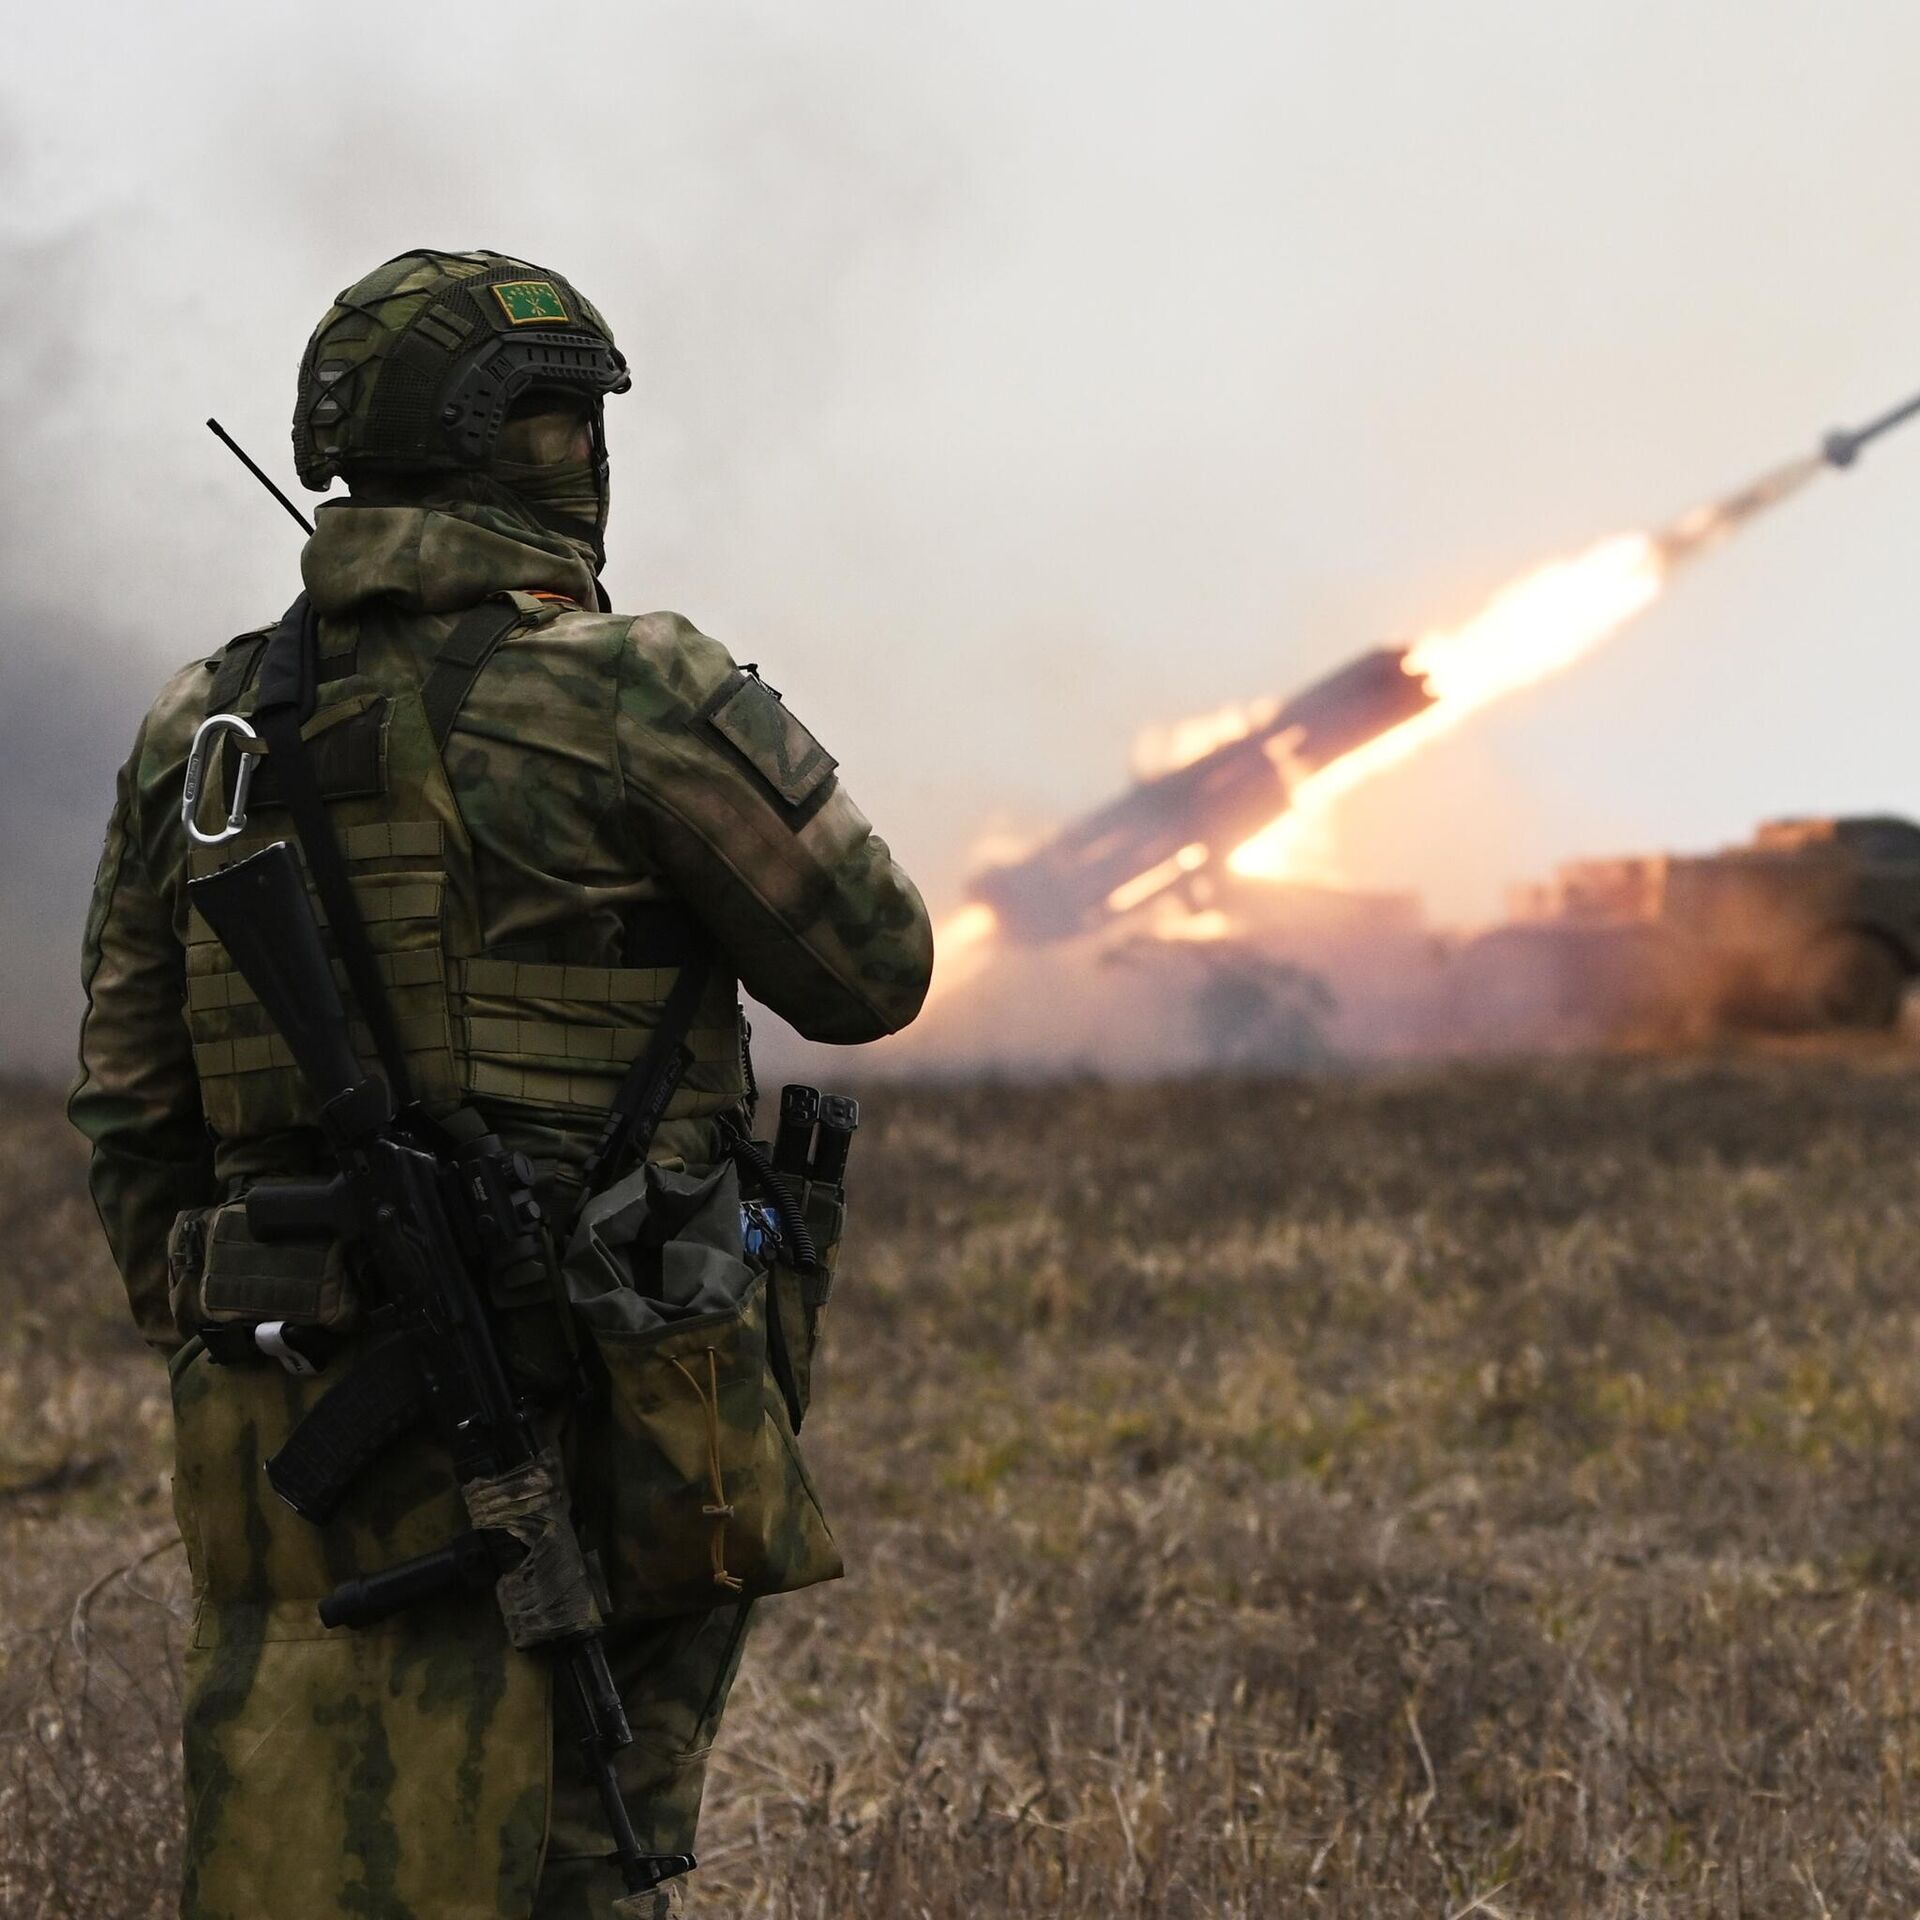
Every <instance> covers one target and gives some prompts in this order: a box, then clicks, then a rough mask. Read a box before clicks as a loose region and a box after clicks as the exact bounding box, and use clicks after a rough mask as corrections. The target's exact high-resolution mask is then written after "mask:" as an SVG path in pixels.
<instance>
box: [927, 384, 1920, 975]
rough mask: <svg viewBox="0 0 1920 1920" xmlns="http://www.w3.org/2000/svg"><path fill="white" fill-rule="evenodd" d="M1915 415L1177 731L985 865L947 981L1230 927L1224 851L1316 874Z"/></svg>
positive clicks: (1296, 874) (1247, 861) (1855, 435)
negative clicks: (1520, 700) (1384, 800)
mask: <svg viewBox="0 0 1920 1920" xmlns="http://www.w3.org/2000/svg"><path fill="white" fill-rule="evenodd" d="M1915 414H1920V396H1916V398H1914V399H1913V400H1910V401H1908V402H1906V403H1905V404H1904V405H1902V406H1899V407H1896V408H1893V409H1892V410H1890V411H1889V412H1887V413H1885V414H1883V415H1881V416H1879V417H1878V418H1877V419H1875V420H1873V421H1871V422H1870V423H1869V424H1868V425H1867V426H1865V427H1863V428H1860V429H1858V430H1856V431H1854V432H1836V433H1833V434H1829V435H1828V436H1827V438H1826V440H1825V441H1824V442H1823V444H1822V446H1821V449H1820V451H1819V452H1818V453H1816V454H1813V455H1810V456H1808V457H1806V458H1804V459H1800V460H1795V461H1792V462H1789V463H1788V464H1787V465H1785V466H1782V467H1778V468H1776V469H1774V470H1773V471H1772V472H1769V473H1766V474H1763V475H1762V476H1761V477H1760V478H1759V479H1758V480H1756V481H1754V482H1753V483H1752V484H1751V485H1749V486H1747V487H1744V488H1742V489H1741V490H1740V491H1739V492H1737V493H1733V494H1729V495H1727V496H1726V497H1725V498H1723V499H1720V500H1717V501H1713V502H1710V503H1709V504H1707V505H1706V506H1703V507H1699V508H1696V509H1695V510H1694V511H1693V512H1691V513H1687V514H1683V515H1682V516H1681V517H1680V518H1679V519H1677V520H1674V521H1672V522H1671V523H1669V524H1668V525H1667V526H1665V527H1662V528H1659V529H1657V530H1655V531H1653V532H1650V533H1626V534H1619V535H1616V536H1614V537H1613V538H1611V539H1607V540H1602V541H1600V542H1599V543H1598V544H1597V545H1595V546H1593V547H1590V548H1588V549H1587V550H1586V551H1585V552H1584V553H1581V554H1578V555H1576V556H1574V557H1573V558H1571V559H1565V560H1556V561H1553V562H1551V563H1549V564H1548V565H1546V566H1543V567H1540V568H1537V569H1536V570H1535V571H1533V572H1531V573H1529V574H1526V575H1524V576H1522V577H1521V578H1520V579H1518V580H1516V581H1514V582H1512V583H1511V584H1510V585H1508V586H1506V587H1503V588H1502V589H1501V590H1500V591H1499V592H1498V593H1496V594H1495V595H1494V596H1493V598H1492V599H1491V600H1489V601H1488V602H1487V604H1486V605H1485V606H1484V607H1483V608H1482V609H1481V610H1480V611H1479V612H1478V613H1477V614H1475V615H1474V616H1473V618H1472V619H1470V620H1467V621H1465V622H1463V623H1462V624H1461V625H1459V626H1457V627H1449V628H1442V629H1439V630H1436V631H1434V632H1432V633H1428V634H1424V635H1422V636H1421V638H1420V639H1418V640H1417V641H1415V642H1414V643H1413V645H1412V646H1410V647H1405V648H1382V649H1379V650H1378V651H1376V652H1373V653H1370V654H1364V655H1362V656H1361V657H1360V658H1359V659H1357V660H1355V661H1353V662H1351V663H1350V664H1349V665H1347V666H1346V667H1343V668H1341V669H1340V670H1339V671H1338V672H1336V673H1332V674H1329V675H1328V676H1327V677H1326V678H1325V679H1323V680H1320V681H1318V682H1316V683H1315V684H1314V685H1313V686H1311V687H1309V688H1308V689H1307V690H1306V692H1304V693H1302V694H1298V695H1296V696H1295V697H1294V698H1293V699H1292V700H1289V701H1287V702H1286V703H1285V704H1283V705H1280V706H1277V707H1276V706H1275V705H1274V704H1273V703H1271V702H1260V703H1256V704H1254V705H1252V706H1249V707H1248V708H1246V709H1244V710H1243V711H1242V712H1241V713H1240V714H1238V715H1235V714H1233V713H1231V712H1229V713H1227V714H1224V715H1222V714H1214V715H1208V716H1205V717H1204V719H1203V720H1201V721H1199V722H1196V723H1192V724H1190V725H1187V726H1176V727H1174V728H1170V729H1165V730H1163V731H1161V732H1160V733H1158V734H1157V735H1156V736H1155V738H1154V739H1153V741H1152V742H1151V743H1144V744H1146V746H1147V750H1146V751H1145V752H1144V753H1143V754H1142V755H1141V756H1140V757H1141V760H1142V761H1144V762H1145V763H1146V764H1148V765H1151V766H1153V767H1155V768H1157V769H1158V770H1156V771H1153V772H1151V773H1146V774H1144V776H1143V777H1142V778H1141V779H1140V780H1139V782H1138V783H1137V784H1136V785H1135V786H1134V787H1133V788H1131V789H1130V790H1129V791H1128V792H1126V793H1124V794H1122V795H1121V796H1120V797H1119V798H1118V799H1117V800H1114V801H1112V802H1110V803H1109V804H1108V805H1107V806H1104V807H1102V808H1100V809H1098V810H1097V811H1095V812H1094V813H1092V814H1089V815H1087V816H1085V817H1084V818H1083V819H1081V820H1078V821H1075V822H1074V823H1073V824H1072V825H1070V826H1068V827H1066V828H1064V829H1062V830H1061V831H1060V832H1059V833H1057V834H1055V835H1054V836H1053V838H1052V839H1050V840H1048V841H1047V842H1045V844H1043V845H1042V846H1040V847H1039V848H1037V849H1036V850H1034V851H1033V852H1032V853H1030V854H1028V855H1027V856H1026V857H1025V858H1023V859H1020V860H1017V861H1013V862H1010V863H1007V864H1005V865H999V866H991V867H988V868H986V869H984V870H983V871H981V872H980V873H977V874H976V875H975V876H974V878H973V880H972V882H971V883H970V885H969V889H968V891H969V894H970V902H969V904H968V905H967V906H966V907H964V908H963V909H962V910H961V911H960V913H959V914H957V915H956V916H955V917H954V918H953V919H952V920H950V921H949V922H948V923H947V925H946V927H944V928H943V929H942V930H941V933H940V936H939V938H940V943H941V945H942V947H943V949H944V952H945V960H944V963H943V965H942V969H941V974H940V977H939V979H938V980H937V982H936V985H937V986H938V987H940V988H945V987H949V986H951V985H953V984H955V982H956V979H957V978H958V976H959V975H960V974H962V973H965V972H969V971H974V970H977V969H978V967H979V966H980V965H981V964H982V963H983V962H984V959H985V958H986V955H987V952H988V950H989V949H990V947H991V946H992V944H993V942H994V940H995V939H996V938H1001V939H1008V940H1013V941H1016V942H1019V943H1022V944H1034V943H1039V942H1045V941H1049V940H1056V939H1061V938H1064V937H1067V936H1069V935H1072V934H1076V933H1084V932H1091V931H1094V930H1097V929H1098V928H1100V927H1102V926H1105V925H1109V924H1111V923H1112V922H1114V921H1116V920H1118V919H1120V918H1122V917H1125V916H1129V915H1132V914H1135V913H1138V912H1140V911H1141V910H1143V909H1147V910H1149V912H1150V917H1151V920H1152V923H1153V930H1154V931H1155V932H1156V933H1158V934H1160V935H1161V936H1162V937H1165V936H1166V933H1167V929H1168V927H1169V926H1170V925H1175V924H1178V922H1179V917H1180V916H1186V917H1189V918H1191V919H1192V920H1193V921H1194V922H1195V925H1194V927H1193V929H1192V932H1193V935H1194V936H1196V937H1215V936H1217V935H1218V933H1219V932H1220V931H1222V926H1221V925H1220V924H1219V923H1221V921H1222V916H1221V915H1220V913H1219V912H1218V911H1217V909H1216V908H1214V907H1213V906H1212V905H1211V904H1210V903H1209V899H1208V896H1207V893H1206V888H1205V882H1206V879H1207V875H1208V872H1209V870H1210V869H1212V868H1213V867H1214V866H1215V865H1216V863H1218V864H1220V865H1224V866H1225V867H1226V868H1227V869H1228V870H1229V871H1231V872H1232V873H1234V874H1237V875H1240V876H1242V877H1254V878H1263V879H1272V880H1288V879H1300V878H1303V877H1305V876H1306V875H1307V874H1308V873H1309V872H1310V870H1311V857H1312V850H1313V847H1314V845H1315V843H1316V839H1317V837H1318V836H1320V835H1321V834H1323V833H1324V830H1325V827H1326V824H1327V821H1328V819H1329V817H1330V815H1331V814H1332V812H1333V810H1334V809H1335V808H1336V807H1337V805H1338V803H1339V801H1340V799H1341V797H1342V796H1343V795H1345V794H1348V793H1351V792H1352V791H1353V790H1354V789H1355V788H1356V787H1358V786H1360V785H1362V784H1363V783H1365V782H1366V781H1369V780H1372V779H1374V778H1375V777H1376V776H1378V775H1379V774H1381V773H1383V772H1384V771H1386V770H1387V769H1388V768H1389V767H1393V766H1397V765H1399V764H1400V763H1401V762H1403V761H1405V760H1406V759H1408V758H1409V757H1411V756H1412V755H1413V754H1416V753H1418V752H1420V751H1422V750H1423V749H1424V748H1426V747H1427V746H1428V745H1430V744H1431V743H1432V742H1433V741H1434V740H1436V739H1438V738H1440V737H1441V736H1442V735H1443V734H1446V733H1450V732H1451V731H1452V730H1453V729H1454V728H1455V727H1457V726H1459V725H1460V724H1461V722H1462V721H1464V720H1466V719H1467V718H1468V717H1469V716H1470V715H1472V714H1474V713H1477V712H1479V711H1480V710H1481V709H1482V708H1484V707H1486V706H1488V705H1490V704H1491V703H1492V702H1493V701H1495V700H1499V699H1503V698H1505V697H1506V696H1507V695H1509V694H1512V693H1516V692H1518V691H1520V690H1521V689H1522V688H1525V687H1529V686H1533V685H1536V684H1537V683H1538V682H1540V681H1542V680H1544V679H1547V678H1549V677H1551V676H1552V675H1554V674H1558V673H1561V672H1564V671H1565V670H1566V669H1567V668H1568V667H1570V666H1572V665H1574V664H1575V663H1576V662H1577V661H1579V660H1580V659H1582V658H1583V657H1584V656H1586V655H1587V654H1589V653H1590V652H1592V651H1593V650H1594V649H1595V648H1596V647H1598V646H1599V645H1600V644H1601V643H1602V642H1603V641H1605V640H1607V639H1608V638H1610V637H1611V636H1612V635H1613V634H1615V633H1617V632H1618V631H1619V630H1620V629H1621V628H1622V627H1623V626H1625V625H1626V624H1627V622H1628V621H1630V620H1632V619H1633V618H1634V616H1635V615H1637V614H1639V613H1641V612H1643V611H1644V610H1645V609H1646V608H1647V607H1649V606H1650V605H1652V603H1653V602H1654V601H1655V600H1656V599H1658V598H1659V596H1660V593H1661V591H1662V589H1663V588H1664V586H1665V584H1666V582H1667V580H1668V579H1669V578H1670V577H1671V576H1672V575H1673V573H1674V572H1675V571H1676V570H1677V569H1678V568H1680V567H1681V566H1683V565H1685V564H1687V563H1689V562H1691V561H1693V560H1695V559H1697V558H1699V556H1700V555H1701V554H1703V553H1705V552H1707V551H1708V550H1709V549H1711V548H1712V547H1714V546H1716V545H1718V544H1719V543H1720V542H1721V541H1722V540H1724V539H1726V538H1728V537H1729V536H1730V535H1731V534H1733V533H1735V532H1737V531H1738V530H1739V529H1741V528H1743V527H1745V526H1746V525H1748V524H1749V523H1750V522H1751V521H1752V520H1754V519H1755V518H1756V517H1757V516H1758V515H1760V514H1762V513H1764V512H1766V511H1767V510H1768V509H1769V508H1771V507H1775V506H1778V505H1779V504H1780V503H1781V502H1783V501H1785V500H1787V499H1789V498H1791V497H1792V496H1793V495H1794V494H1796V493H1798V492H1799V491H1800V489H1801V488H1802V487H1804V486H1805V485H1807V483H1808V482H1809V481H1811V480H1812V479H1813V478H1814V477H1815V476H1816V475H1817V474H1819V473H1820V472H1822V471H1823V470H1825V469H1826V468H1828V467H1834V468H1845V467H1847V466H1850V465H1851V464H1852V463H1853V461H1854V460H1855V459H1856V458H1857V457H1858V455H1859V453H1860V451H1861V449H1862V448H1863V447H1865V446H1866V445H1867V444H1868V442H1870V441H1871V440H1873V439H1875V438H1877V437H1878V436H1879V435H1881V434H1883V433H1885V432H1887V431H1889V430H1890V429H1891V428H1893V427H1895V426H1898V425H1899V424H1900V423H1901V422H1902V421H1904V420H1906V419H1909V418H1911V417H1913V416H1914V415H1915ZM1169 762H1171V764H1169ZM1170 908H1171V909H1177V912H1175V913H1169V912H1167V911H1166V910H1167V909H1170ZM1202 928H1204V929H1205V932H1204V934H1203V933H1202V931H1201V930H1202Z"/></svg>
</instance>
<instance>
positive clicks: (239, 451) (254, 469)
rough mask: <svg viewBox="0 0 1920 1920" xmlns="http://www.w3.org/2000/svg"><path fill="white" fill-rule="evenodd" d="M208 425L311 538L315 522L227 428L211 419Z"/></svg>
mask: <svg viewBox="0 0 1920 1920" xmlns="http://www.w3.org/2000/svg"><path fill="white" fill-rule="evenodd" d="M207 425H208V426H209V427H211V428H212V429H213V432H214V434H215V436H216V437H217V438H218V439H219V440H220V441H221V442H222V443H223V444H224V445H225V447H226V449H227V451H228V452H229V453H231V454H232V455H233V457H234V458H235V459H236V460H238V461H239V462H240V464H241V465H242V466H243V467H245V468H246V470H247V471H248V472H249V473H250V474H252V475H253V477H254V478H255V479H256V480H258V481H259V482H260V484H261V485H262V486H263V487H265V488H266V490H267V491H268V492H269V493H270V494H272V495H273V497H274V498H275V499H276V500H278V501H279V502H280V504H281V505H282V506H283V507H285V508H286V510H287V511H288V512H289V513H290V514H292V515H293V517H294V518H295V519H296V520H297V521H299V523H300V529H301V531H302V532H303V533H306V534H307V535H309V536H311V534H312V532H313V522H312V521H311V520H309V519H308V518H307V516H306V515H305V514H304V513H302V512H301V511H300V509H299V508H298V507H296V506H295V505H294V504H293V502H292V501H291V500H289V499H288V498H287V496H286V495H285V494H284V493H282V492H281V491H280V489H279V488H278V487H276V486H275V485H274V484H273V482H272V481H271V480H269V479H268V478H267V476H266V475H265V474H264V473H262V472H261V471H260V468H259V465H258V463H257V462H256V461H255V460H254V458H253V456H252V455H251V454H249V453H248V452H247V450H246V448H245V447H243V446H242V445H241V444H240V442H239V441H238V440H236V439H235V438H234V437H233V435H232V434H230V433H229V432H228V431H227V430H226V428H225V427H223V426H222V425H221V424H220V422H219V421H218V420H211V419H210V420H209V421H208V422H207Z"/></svg>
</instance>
